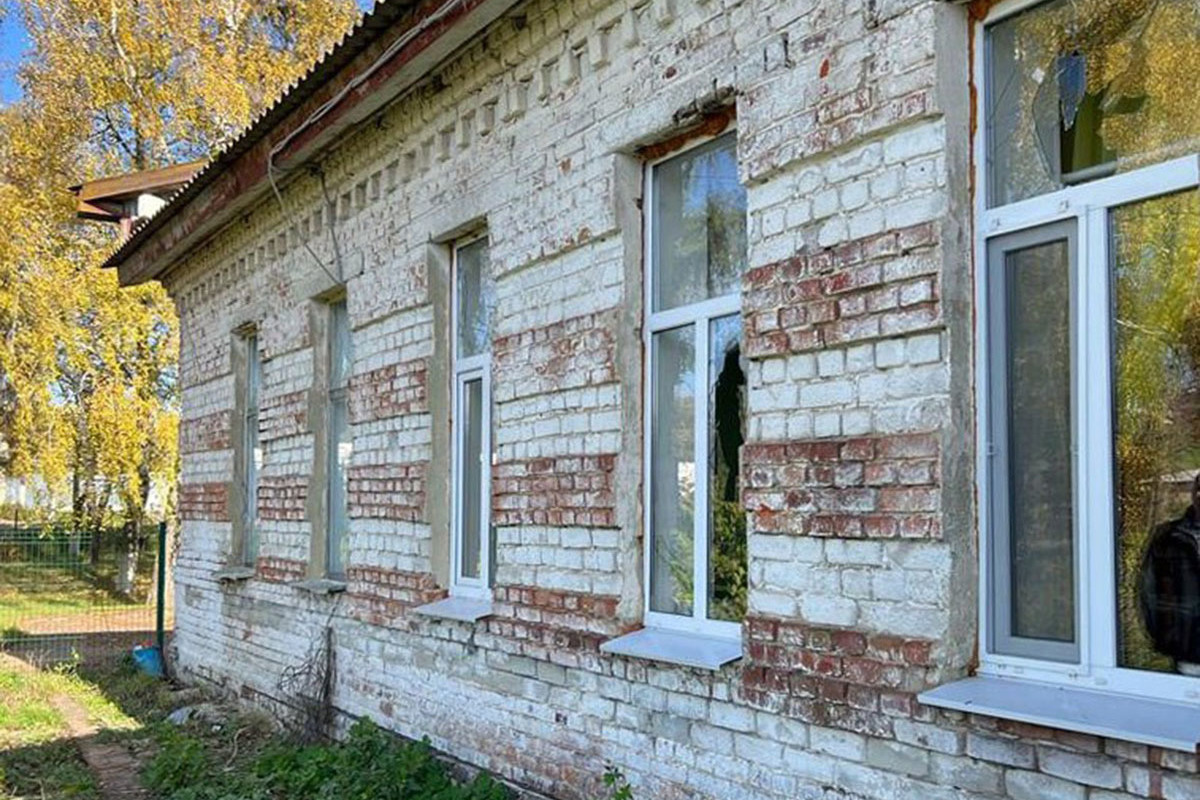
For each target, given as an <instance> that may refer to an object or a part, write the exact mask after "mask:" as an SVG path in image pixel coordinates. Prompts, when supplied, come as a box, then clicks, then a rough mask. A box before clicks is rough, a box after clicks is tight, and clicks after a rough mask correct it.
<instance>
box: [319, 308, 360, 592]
mask: <svg viewBox="0 0 1200 800" xmlns="http://www.w3.org/2000/svg"><path fill="white" fill-rule="evenodd" d="M328 319H329V328H328V340H327V342H328V359H329V360H328V381H329V396H328V401H327V403H326V410H327V414H328V416H327V417H326V421H327V426H328V428H327V430H328V437H329V447H328V451H327V452H328V459H329V460H328V466H327V470H328V471H327V480H328V489H329V491H328V498H329V506H328V509H327V527H326V544H325V547H326V550H325V572H326V574H327V575H328V576H330V577H335V578H337V577H341V576H343V575H344V574H345V572H346V561H347V555H348V550H349V544H350V543H349V536H348V535H347V534H348V530H349V527H350V520H349V514H348V509H347V481H348V474H349V469H350V459H351V457H352V456H353V455H354V437H353V435H352V433H351V431H350V410H349V403H348V400H349V390H350V374H351V371H352V369H353V364H354V351H353V342H352V339H351V332H350V316H349V314H348V313H347V310H346V301H345V299H341V300H337V301H334V302H332V303H330V304H329V318H328Z"/></svg>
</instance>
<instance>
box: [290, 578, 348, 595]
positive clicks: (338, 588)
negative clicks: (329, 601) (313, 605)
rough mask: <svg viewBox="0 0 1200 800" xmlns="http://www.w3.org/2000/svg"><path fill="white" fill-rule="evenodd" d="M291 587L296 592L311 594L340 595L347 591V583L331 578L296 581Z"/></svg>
mask: <svg viewBox="0 0 1200 800" xmlns="http://www.w3.org/2000/svg"><path fill="white" fill-rule="evenodd" d="M291 587H292V588H293V589H295V590H296V591H299V592H308V593H309V594H339V593H340V592H344V591H346V582H345V581H335V580H330V579H329V578H311V579H309V580H305V581H296V582H295V583H293V584H291Z"/></svg>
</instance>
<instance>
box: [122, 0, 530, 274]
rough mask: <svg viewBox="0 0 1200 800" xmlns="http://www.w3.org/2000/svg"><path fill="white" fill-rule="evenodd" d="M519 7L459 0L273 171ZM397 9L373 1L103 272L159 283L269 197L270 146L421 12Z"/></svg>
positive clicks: (321, 144) (308, 155) (297, 162)
mask: <svg viewBox="0 0 1200 800" xmlns="http://www.w3.org/2000/svg"><path fill="white" fill-rule="evenodd" d="M518 2H520V0H462V3H461V9H460V11H459V13H457V14H454V13H452V14H450V15H449V16H448V17H446V18H445V19H444V20H443V21H442V22H441V23H439V24H437V25H435V26H433V27H431V28H430V29H429V30H428V31H426V32H425V33H423V34H422V35H420V36H418V37H416V38H415V39H413V41H412V42H410V43H409V44H408V45H406V46H405V47H404V48H402V49H401V50H400V51H399V52H397V53H396V54H395V55H393V56H392V57H391V58H390V59H388V61H387V62H386V63H385V64H383V65H381V66H380V68H379V69H378V70H377V71H376V72H375V73H374V74H373V75H372V77H371V78H370V79H369V80H368V81H366V82H365V83H363V84H362V85H361V86H359V87H357V88H356V89H355V90H354V91H353V92H351V93H350V94H348V95H347V96H346V97H345V98H344V99H343V100H342V101H341V102H340V103H339V104H338V105H337V106H335V107H334V108H333V109H332V110H330V111H329V112H328V113H327V114H325V115H324V116H323V117H322V118H321V120H320V121H319V124H317V125H313V126H310V128H309V129H308V130H305V131H304V133H303V134H301V135H299V136H297V137H295V139H294V140H293V141H292V142H291V143H290V144H289V145H288V147H287V148H286V149H285V150H284V151H283V152H281V153H280V154H279V155H278V156H277V158H276V161H275V164H276V168H275V169H276V174H279V172H280V168H281V167H282V168H283V169H284V170H294V169H296V168H297V167H299V166H301V165H303V164H304V163H306V162H307V161H310V160H311V159H312V158H313V157H315V156H317V155H318V154H320V153H321V152H322V151H324V150H325V149H327V148H328V147H330V146H332V145H334V144H335V143H336V141H337V140H338V138H339V137H340V136H341V135H343V134H344V133H345V132H346V131H347V130H348V129H350V128H351V127H353V126H356V125H358V124H360V123H362V122H363V121H364V120H366V119H368V118H369V117H370V116H371V115H373V114H374V113H376V112H377V111H378V110H379V109H381V108H383V107H384V106H385V105H387V104H388V103H390V102H392V101H393V100H394V99H395V98H396V97H398V96H400V95H401V94H403V93H404V92H406V91H407V90H408V89H410V88H412V87H413V86H415V85H416V84H417V83H419V82H420V81H421V80H422V79H424V78H425V77H426V76H428V75H429V73H430V72H431V71H432V70H433V69H434V68H436V67H437V66H438V65H439V64H441V63H443V62H444V61H445V60H446V59H447V58H448V57H449V56H451V55H452V54H453V53H454V52H455V51H457V50H458V49H459V48H460V47H461V46H462V45H464V44H465V43H466V42H468V41H469V40H470V39H471V38H473V37H474V36H476V35H477V34H478V33H479V32H480V31H482V30H484V29H485V28H486V27H487V26H488V25H490V24H492V23H493V22H495V21H496V20H497V19H499V18H500V16H501V15H503V14H504V12H505V11H507V10H508V9H509V8H511V7H512V6H514V5H516V4H517V3H518ZM400 5H401V4H400V3H397V2H392V3H379V4H378V6H377V10H376V12H375V14H373V15H370V16H368V17H367V18H365V20H364V21H363V23H361V27H360V28H359V30H357V31H356V32H355V33H353V34H351V35H350V36H349V37H347V39H345V40H344V41H343V42H342V44H341V45H339V47H338V48H335V50H334V51H332V52H331V53H330V55H329V56H328V57H327V58H326V59H325V60H324V61H323V62H321V64H319V65H317V67H315V68H314V69H313V70H312V71H311V72H310V73H309V75H308V76H306V77H305V78H304V79H303V80H302V81H301V82H300V83H299V84H297V85H296V86H295V87H293V89H292V91H290V92H288V93H285V94H284V96H283V97H281V98H280V100H279V102H278V103H277V104H276V106H275V107H273V108H272V109H271V110H270V111H268V112H267V113H265V114H264V115H263V116H262V117H260V118H259V120H258V121H257V122H255V123H253V124H252V125H250V126H249V127H248V128H247V129H246V131H245V132H243V134H242V135H241V136H239V137H238V139H236V140H235V141H234V143H233V144H231V145H230V147H229V148H227V150H226V151H224V152H222V153H221V154H219V155H218V156H217V157H216V158H215V159H214V160H213V162H212V163H210V164H209V166H207V167H205V168H204V169H202V170H201V171H200V172H199V173H198V174H197V175H196V176H195V177H194V178H193V179H192V181H191V182H190V183H189V184H188V185H186V186H185V187H184V188H183V189H182V190H181V191H180V192H179V193H178V194H177V195H176V196H175V197H174V198H172V200H171V201H170V202H169V203H168V204H167V205H166V206H165V207H164V208H162V209H161V210H160V211H159V212H158V213H157V214H155V215H154V216H153V217H151V218H150V219H149V220H148V221H147V222H145V223H144V224H143V225H142V226H141V227H140V228H139V229H138V230H137V231H135V233H134V234H133V235H132V236H131V237H130V238H129V239H128V240H127V241H126V242H125V243H124V244H123V245H122V246H121V247H120V248H119V249H118V250H117V251H116V252H115V253H113V254H112V255H111V256H110V257H109V258H108V260H107V261H106V262H105V264H104V266H106V267H116V268H117V270H118V276H119V278H120V281H121V283H122V284H124V285H129V284H135V283H143V282H145V281H149V280H155V279H159V278H162V277H163V276H165V275H166V274H167V273H168V272H169V271H170V270H171V269H172V268H173V267H174V266H175V265H176V264H178V263H179V262H180V260H181V259H183V258H184V257H185V256H186V255H187V254H188V253H189V252H191V251H192V250H193V249H194V248H195V247H196V246H197V245H199V244H200V243H202V242H203V241H205V240H206V239H207V238H209V237H210V236H212V235H213V234H214V233H216V232H217V231H218V230H220V229H221V228H223V227H224V226H225V225H227V224H229V223H230V222H231V221H232V220H234V219H236V218H237V217H238V216H239V215H241V214H243V213H245V212H246V211H248V210H249V209H250V208H252V207H253V206H254V205H255V204H256V203H257V202H259V201H260V200H261V198H262V197H263V196H264V195H265V194H267V193H268V192H269V191H270V185H269V183H268V181H267V159H268V157H269V156H270V153H271V150H272V149H273V148H274V146H275V143H276V142H280V141H283V140H284V138H285V137H286V136H287V135H288V134H289V133H290V132H291V131H292V130H295V129H297V128H298V127H300V126H301V125H302V124H303V122H304V121H305V120H306V119H308V117H309V116H310V114H311V113H312V110H313V109H315V108H316V107H317V106H319V105H320V104H321V103H323V102H325V100H326V99H327V98H329V97H331V96H332V95H333V94H334V92H336V91H338V90H339V89H340V88H341V87H342V86H344V85H345V84H346V83H347V82H349V81H350V80H352V79H353V77H354V76H355V75H357V74H359V73H360V72H361V71H362V70H363V69H365V68H366V67H368V66H369V65H370V64H371V63H372V62H373V61H374V60H376V59H377V58H378V57H379V54H380V53H381V52H382V51H383V50H384V49H385V48H386V44H384V43H383V40H385V39H386V40H387V41H392V39H391V38H390V37H388V36H387V33H388V32H389V31H399V30H404V29H406V28H407V26H405V28H400V27H399V25H398V23H400V22H402V21H407V22H408V23H410V24H411V23H415V21H416V20H417V19H419V18H420V16H421V15H422V14H423V12H422V11H421V10H419V9H417V8H416V6H417V4H416V3H413V2H404V4H403V7H402V8H401V7H400ZM424 5H425V4H422V6H424ZM436 5H440V3H437V4H436ZM385 11H386V12H387V13H386V14H384V15H383V16H384V18H382V19H381V18H380V17H381V14H382V13H383V12H385ZM405 12H410V13H407V14H405ZM359 37H365V38H366V41H365V42H364V41H362V40H360V39H359ZM347 47H357V51H356V52H355V53H353V54H350V55H349V56H348V57H347V56H346V54H345V53H344V52H343V57H342V58H341V59H340V61H339V60H338V54H339V50H343V48H347ZM335 64H336V66H332V65H335Z"/></svg>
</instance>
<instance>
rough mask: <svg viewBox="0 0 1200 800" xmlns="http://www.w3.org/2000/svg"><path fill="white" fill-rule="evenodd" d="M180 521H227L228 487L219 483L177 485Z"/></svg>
mask: <svg viewBox="0 0 1200 800" xmlns="http://www.w3.org/2000/svg"><path fill="white" fill-rule="evenodd" d="M179 517H180V519H184V520H188V521H192V520H205V521H208V522H228V521H229V486H228V484H225V483H222V482H220V481H213V482H210V483H181V484H179Z"/></svg>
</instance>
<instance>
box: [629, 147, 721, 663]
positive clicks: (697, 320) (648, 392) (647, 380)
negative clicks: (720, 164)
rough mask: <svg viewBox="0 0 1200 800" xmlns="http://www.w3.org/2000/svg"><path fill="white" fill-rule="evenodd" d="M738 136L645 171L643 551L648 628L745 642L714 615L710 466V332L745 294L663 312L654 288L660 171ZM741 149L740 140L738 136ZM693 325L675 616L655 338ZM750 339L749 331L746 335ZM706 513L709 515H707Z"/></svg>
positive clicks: (665, 159)
mask: <svg viewBox="0 0 1200 800" xmlns="http://www.w3.org/2000/svg"><path fill="white" fill-rule="evenodd" d="M727 135H731V136H734V137H736V127H735V126H733V125H730V126H729V127H727V128H726V129H725V130H723V131H721V132H720V133H718V134H715V135H713V136H706V137H702V138H697V139H696V140H695V141H693V142H689V143H688V145H687V146H686V147H683V148H680V149H679V150H675V151H672V152H671V153H670V154H668V155H666V156H663V157H662V158H657V159H654V160H650V161H647V162H646V164H645V169H644V186H643V195H642V196H643V197H644V198H645V199H644V201H643V204H642V208H643V215H644V218H645V231H644V240H643V252H645V254H646V255H645V264H646V271H645V272H646V274H645V277H644V280H643V290H644V297H643V303H644V308H645V325H643V326H642V337H643V341H642V352H643V353H645V358H644V363H645V375H644V379H643V386H644V387H645V388H644V392H643V403H642V405H643V414H644V418H643V428H642V433H643V447H642V450H643V464H642V474H643V475H644V476H645V480H644V481H643V482H642V483H643V487H642V488H643V503H642V506H643V526H644V530H645V531H646V536H645V541H644V543H643V544H644V549H643V559H642V560H643V576H642V583H643V600H644V602H645V604H646V605H645V608H646V612H645V625H646V627H648V628H661V629H664V630H669V631H678V632H682V633H690V634H697V635H701V636H712V637H716V638H720V639H728V640H737V641H741V636H742V624H741V623H740V622H730V621H725V620H715V619H709V617H708V593H709V575H708V562H709V558H708V544H709V538H710V537H709V534H710V531H709V524H710V520H709V517H710V512H709V508H710V504H709V494H708V472H709V469H708V465H709V461H710V458H711V456H712V453H711V449H710V440H711V438H712V437H711V436H710V433H711V432H710V431H709V423H708V420H709V400H710V398H709V387H710V386H711V376H710V375H709V342H710V330H711V325H712V323H713V322H714V321H716V320H718V319H720V318H722V317H728V316H732V315H735V314H741V310H742V296H741V292H740V291H734V292H731V293H729V294H726V295H724V296H721V297H715V298H709V299H707V300H702V301H699V302H696V303H690V304H688V305H684V306H677V307H675V308H669V309H666V310H663V311H655V310H654V288H655V285H656V282H655V278H656V273H655V269H656V267H657V265H656V264H655V262H654V226H655V224H656V220H655V218H654V206H655V202H654V201H655V196H654V171H655V168H656V167H657V166H658V165H660V164H663V163H665V162H668V161H672V160H674V159H676V158H678V157H680V156H682V155H685V154H687V153H688V152H690V151H691V150H694V149H696V148H699V147H702V146H703V145H706V144H708V143H710V142H712V141H714V140H716V139H719V138H721V137H723V136H727ZM735 148H736V138H735ZM689 325H690V326H692V333H693V336H694V359H695V362H694V373H693V374H694V380H695V401H694V402H695V407H694V409H693V415H692V416H693V419H692V436H693V445H694V447H695V454H696V458H695V464H696V476H695V481H696V485H695V489H694V501H693V503H694V508H695V510H694V512H693V514H692V526H693V527H692V537H693V539H692V540H693V543H694V544H693V551H692V558H693V563H692V585H693V590H692V595H693V600H692V614H691V616H685V615H682V614H669V613H666V612H661V611H652V610H651V607H650V603H651V593H652V588H653V587H652V585H651V581H652V580H653V572H654V561H653V558H654V485H653V484H654V480H653V476H654V463H653V459H654V452H653V450H654V448H653V442H654V439H653V430H654V388H655V383H654V375H655V363H654V361H655V359H654V335H655V334H658V333H662V332H664V331H669V330H672V329H677V328H684V327H687V326H689ZM744 335H745V333H744V331H743V336H744ZM702 510H703V511H702Z"/></svg>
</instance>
